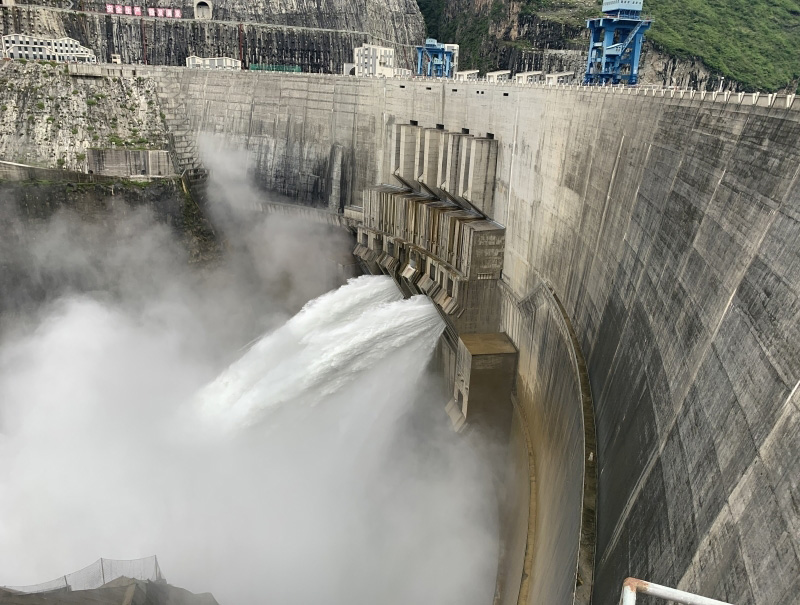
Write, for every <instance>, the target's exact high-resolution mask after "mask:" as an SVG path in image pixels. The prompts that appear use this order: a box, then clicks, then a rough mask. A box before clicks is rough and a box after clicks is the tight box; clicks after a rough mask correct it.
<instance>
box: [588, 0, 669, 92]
mask: <svg viewBox="0 0 800 605" xmlns="http://www.w3.org/2000/svg"><path fill="white" fill-rule="evenodd" d="M603 13H604V14H603V16H602V17H598V18H596V19H589V20H588V21H587V22H586V26H587V27H588V28H589V38H590V41H589V58H588V60H587V63H586V75H585V76H584V78H583V82H584V84H628V85H630V86H634V85H636V83H637V82H638V81H639V58H640V57H641V54H642V43H643V42H644V33H645V32H646V31H647V30H648V29H650V26H651V25H652V23H653V21H652V19H646V18H643V17H642V0H603Z"/></svg>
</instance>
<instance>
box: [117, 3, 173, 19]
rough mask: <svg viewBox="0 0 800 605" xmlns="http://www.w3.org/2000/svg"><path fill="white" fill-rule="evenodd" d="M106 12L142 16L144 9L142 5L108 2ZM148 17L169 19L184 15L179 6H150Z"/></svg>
mask: <svg viewBox="0 0 800 605" xmlns="http://www.w3.org/2000/svg"><path fill="white" fill-rule="evenodd" d="M106 14H109V15H130V16H134V17H141V16H142V15H144V11H143V10H142V7H141V6H128V5H125V4H106ZM147 16H148V17H162V18H167V19H180V18H182V17H183V14H182V11H181V9H179V8H148V9H147Z"/></svg>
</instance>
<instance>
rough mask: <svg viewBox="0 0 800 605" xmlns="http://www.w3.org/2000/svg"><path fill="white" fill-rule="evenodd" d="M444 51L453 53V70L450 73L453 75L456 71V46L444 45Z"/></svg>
mask: <svg viewBox="0 0 800 605" xmlns="http://www.w3.org/2000/svg"><path fill="white" fill-rule="evenodd" d="M444 49H445V50H446V51H447V50H449V51H452V52H453V68H452V69H451V70H450V73H451V74H454V73H456V72H457V71H458V44H445V45H444Z"/></svg>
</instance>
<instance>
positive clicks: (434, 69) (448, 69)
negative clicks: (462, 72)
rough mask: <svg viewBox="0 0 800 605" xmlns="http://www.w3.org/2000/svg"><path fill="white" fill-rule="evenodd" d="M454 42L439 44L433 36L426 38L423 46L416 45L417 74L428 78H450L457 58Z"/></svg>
mask: <svg viewBox="0 0 800 605" xmlns="http://www.w3.org/2000/svg"><path fill="white" fill-rule="evenodd" d="M457 48H458V47H457V46H456V45H454V44H441V43H439V42H437V41H436V39H435V38H426V39H425V45H424V46H417V75H418V76H426V77H428V78H452V77H453V72H454V71H455V62H456V60H457V52H458V51H457V50H455V49H457Z"/></svg>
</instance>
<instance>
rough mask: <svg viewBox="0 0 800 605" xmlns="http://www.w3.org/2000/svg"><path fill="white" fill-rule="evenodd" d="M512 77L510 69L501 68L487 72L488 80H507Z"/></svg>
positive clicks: (495, 81)
mask: <svg viewBox="0 0 800 605" xmlns="http://www.w3.org/2000/svg"><path fill="white" fill-rule="evenodd" d="M510 77H511V70H510V69H499V70H497V71H490V72H489V73H487V74H486V81H487V82H494V83H497V82H506V81H507V80H508V79H509V78H510Z"/></svg>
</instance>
